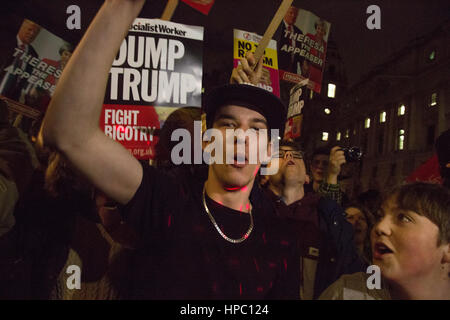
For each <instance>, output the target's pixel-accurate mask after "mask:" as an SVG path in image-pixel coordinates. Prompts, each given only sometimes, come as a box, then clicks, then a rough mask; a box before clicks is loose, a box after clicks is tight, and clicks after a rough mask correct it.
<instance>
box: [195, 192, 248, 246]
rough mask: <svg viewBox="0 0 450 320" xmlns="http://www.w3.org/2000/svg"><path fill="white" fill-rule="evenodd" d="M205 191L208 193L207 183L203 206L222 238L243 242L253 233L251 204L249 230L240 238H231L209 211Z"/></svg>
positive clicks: (233, 241)
mask: <svg viewBox="0 0 450 320" xmlns="http://www.w3.org/2000/svg"><path fill="white" fill-rule="evenodd" d="M205 193H206V184H205V185H204V186H203V206H204V207H205V211H206V213H207V214H208V216H209V219H210V220H211V222H212V224H213V225H214V227H215V228H216V230H217V232H219V234H220V235H221V236H222V238H224V239H225V240H227V241H228V242H231V243H241V242H243V241H244V240H246V239H247V238H248V237H249V236H250V233H252V230H253V216H252V207H251V206H250V211H249V212H248V213H249V214H250V226H249V227H248V230H247V232H246V233H245V234H244V235H243V236H242V237H241V238H239V239H231V238H229V237H227V235H226V234H225V233H223V231H222V230H220V228H219V226H218V225H217V222H216V220H215V219H214V217H213V216H212V214H211V212H210V211H209V209H208V206H207V205H206V199H205Z"/></svg>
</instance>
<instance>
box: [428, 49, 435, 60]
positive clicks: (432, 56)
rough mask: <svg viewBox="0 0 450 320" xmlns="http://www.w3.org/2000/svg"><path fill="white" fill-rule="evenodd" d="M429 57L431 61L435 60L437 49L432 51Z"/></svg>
mask: <svg viewBox="0 0 450 320" xmlns="http://www.w3.org/2000/svg"><path fill="white" fill-rule="evenodd" d="M428 59H430V61H433V60H434V59H436V51H435V50H433V51H431V52H430V55H429V56H428Z"/></svg>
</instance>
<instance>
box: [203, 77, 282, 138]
mask: <svg viewBox="0 0 450 320" xmlns="http://www.w3.org/2000/svg"><path fill="white" fill-rule="evenodd" d="M226 105H236V106H240V107H245V108H248V109H251V110H254V111H256V112H259V113H260V114H262V115H263V116H264V117H265V118H266V120H267V124H268V126H269V129H279V130H280V132H279V134H280V136H283V134H284V125H285V122H286V107H285V106H284V104H283V102H281V100H280V99H279V98H278V97H277V96H276V95H274V94H273V93H270V92H269V91H267V90H265V89H262V88H260V87H257V86H254V85H250V84H227V85H224V86H220V87H216V88H214V89H213V90H212V91H211V92H210V93H209V94H208V95H207V96H206V103H205V108H204V111H205V112H206V126H207V127H208V128H211V127H212V124H213V122H214V118H215V115H216V112H217V110H219V109H220V108H221V107H223V106H226Z"/></svg>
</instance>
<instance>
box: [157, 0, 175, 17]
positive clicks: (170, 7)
mask: <svg viewBox="0 0 450 320" xmlns="http://www.w3.org/2000/svg"><path fill="white" fill-rule="evenodd" d="M177 6H178V0H169V1H167V4H166V8H165V9H164V11H163V14H162V16H161V20H167V21H170V20H172V16H173V13H174V12H175V9H176V8H177Z"/></svg>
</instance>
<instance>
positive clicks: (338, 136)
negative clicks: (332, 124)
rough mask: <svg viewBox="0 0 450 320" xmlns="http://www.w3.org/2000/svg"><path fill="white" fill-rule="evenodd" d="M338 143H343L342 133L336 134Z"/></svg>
mask: <svg viewBox="0 0 450 320" xmlns="http://www.w3.org/2000/svg"><path fill="white" fill-rule="evenodd" d="M336 141H341V133H340V132H338V133H337V134H336Z"/></svg>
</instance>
